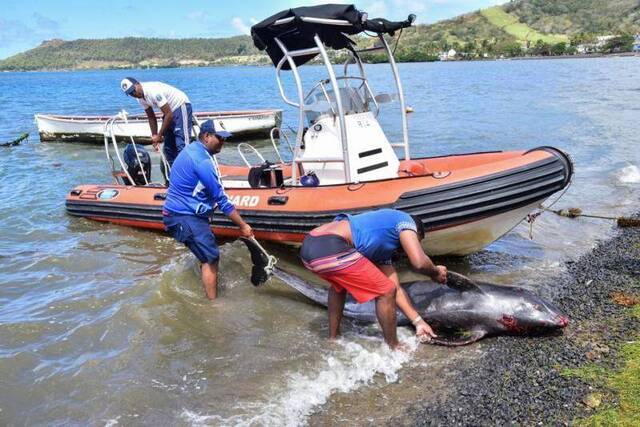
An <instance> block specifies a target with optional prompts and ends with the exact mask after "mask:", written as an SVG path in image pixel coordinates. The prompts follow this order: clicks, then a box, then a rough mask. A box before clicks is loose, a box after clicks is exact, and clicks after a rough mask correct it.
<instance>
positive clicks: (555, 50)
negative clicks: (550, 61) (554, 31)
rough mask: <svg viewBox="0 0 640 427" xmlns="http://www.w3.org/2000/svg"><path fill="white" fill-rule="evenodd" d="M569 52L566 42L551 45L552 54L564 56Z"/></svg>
mask: <svg viewBox="0 0 640 427" xmlns="http://www.w3.org/2000/svg"><path fill="white" fill-rule="evenodd" d="M565 53H567V44H566V43H564V42H561V43H556V44H554V45H553V46H552V47H551V54H552V55H554V56H562V55H564V54H565Z"/></svg>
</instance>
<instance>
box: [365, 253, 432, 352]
mask: <svg viewBox="0 0 640 427" xmlns="http://www.w3.org/2000/svg"><path fill="white" fill-rule="evenodd" d="M378 267H379V268H380V270H382V272H383V273H384V274H385V275H386V276H387V277H388V278H389V279H390V280H391V281H392V282H393V283H395V285H396V305H397V306H398V308H399V309H400V311H402V313H403V314H404V315H405V316H406V317H407V319H409V320H410V321H411V323H413V326H415V328H416V335H417V336H419V337H425V338H426V339H427V340H428V339H431V337H437V335H436V334H435V333H434V332H433V329H431V326H429V324H428V323H427V322H425V321H424V319H423V318H422V316H420V313H418V310H416V309H415V307H414V306H413V303H412V302H411V299H410V298H409V296H408V295H407V292H406V291H405V290H404V289H403V288H402V286H401V285H400V279H399V278H398V272H397V271H396V269H395V268H394V267H393V265H386V264H382V265H378Z"/></svg>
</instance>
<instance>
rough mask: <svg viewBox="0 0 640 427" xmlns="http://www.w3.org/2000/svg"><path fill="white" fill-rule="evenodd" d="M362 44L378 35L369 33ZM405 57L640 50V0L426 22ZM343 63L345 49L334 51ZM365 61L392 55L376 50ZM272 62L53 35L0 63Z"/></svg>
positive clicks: (521, 1) (240, 45)
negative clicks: (65, 38) (57, 37)
mask: <svg viewBox="0 0 640 427" xmlns="http://www.w3.org/2000/svg"><path fill="white" fill-rule="evenodd" d="M354 41H356V42H357V43H358V47H363V48H369V47H374V46H375V45H376V43H377V38H375V37H369V36H368V35H365V34H361V35H359V36H356V37H355V38H354ZM389 41H390V43H391V46H392V49H393V50H394V53H395V56H396V59H397V61H398V62H431V61H468V60H500V59H529V58H556V57H560V58H573V57H588V58H590V57H599V56H602V55H608V54H617V55H625V54H629V55H631V54H633V53H632V52H635V54H638V53H640V5H638V2H637V0H610V1H607V2H602V1H599V0H512V1H510V2H508V3H505V4H504V5H502V6H494V7H490V8H487V9H482V10H478V11H475V12H471V13H468V14H465V15H461V16H458V17H455V18H453V19H448V20H444V21H439V22H436V23H434V24H428V25H427V24H420V25H416V26H414V27H411V28H408V29H406V30H404V31H403V32H402V34H401V37H400V38H399V40H398V41H397V40H396V39H393V38H390V39H389ZM331 54H332V56H333V57H334V59H335V60H336V61H337V62H340V61H344V60H346V59H347V56H346V54H345V53H344V52H331ZM362 59H363V60H364V62H367V63H378V62H384V61H385V60H386V55H384V54H379V53H368V54H364V55H363V56H362ZM229 65H270V61H269V58H268V57H267V56H266V55H265V54H264V53H263V52H260V51H258V50H257V49H256V48H255V47H254V46H253V41H252V39H251V37H249V36H248V35H244V36H235V37H229V38H218V39H205V38H191V39H159V38H141V37H126V38H119V39H116V38H112V39H100V40H90V39H79V40H72V41H65V40H60V39H55V40H47V41H44V42H42V44H41V45H40V46H38V47H36V48H34V49H31V50H28V51H26V52H22V53H19V54H17V55H13V56H11V57H9V58H6V59H3V60H0V71H63V70H64V71H69V70H99V69H122V70H125V69H132V68H136V69H140V68H181V67H211V66H229Z"/></svg>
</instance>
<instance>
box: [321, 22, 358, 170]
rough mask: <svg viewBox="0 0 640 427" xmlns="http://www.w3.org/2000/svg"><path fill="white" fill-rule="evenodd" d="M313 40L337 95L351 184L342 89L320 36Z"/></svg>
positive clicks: (343, 149)
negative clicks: (339, 86) (340, 92)
mask: <svg viewBox="0 0 640 427" xmlns="http://www.w3.org/2000/svg"><path fill="white" fill-rule="evenodd" d="M313 40H314V41H315V42H316V46H318V48H319V49H320V50H321V52H320V54H321V55H322V59H323V60H324V65H325V67H326V68H327V72H328V73H329V79H330V80H331V86H333V92H334V93H335V94H336V105H337V107H338V120H339V122H340V142H341V143H342V158H343V160H344V180H345V182H351V168H350V165H349V145H348V142H347V126H346V123H345V119H344V108H343V106H342V98H341V97H340V96H339V91H340V89H339V88H338V81H337V80H336V75H335V73H334V72H333V66H332V64H331V60H330V59H329V55H327V51H326V50H325V49H324V46H323V44H322V40H320V37H319V36H318V34H316V35H314V36H313Z"/></svg>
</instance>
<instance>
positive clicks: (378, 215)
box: [335, 209, 417, 264]
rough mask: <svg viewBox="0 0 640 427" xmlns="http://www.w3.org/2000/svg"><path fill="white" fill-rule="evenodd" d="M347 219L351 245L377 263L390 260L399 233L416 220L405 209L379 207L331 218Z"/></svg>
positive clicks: (398, 238)
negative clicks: (369, 210)
mask: <svg viewBox="0 0 640 427" xmlns="http://www.w3.org/2000/svg"><path fill="white" fill-rule="evenodd" d="M343 219H347V220H349V224H350V226H351V237H352V239H353V245H354V246H355V248H356V249H357V250H358V252H360V253H361V254H362V255H364V256H365V257H366V258H368V259H369V260H370V261H372V262H375V263H377V264H390V263H391V257H392V256H393V254H394V252H395V251H397V250H398V249H399V248H400V233H401V232H402V231H404V230H412V231H415V232H416V233H417V229H416V223H415V222H414V221H413V218H411V215H409V214H408V213H406V212H402V211H399V210H396V209H380V210H377V211H371V212H365V213H362V214H358V215H347V214H340V215H338V216H337V217H336V218H335V221H340V220H343Z"/></svg>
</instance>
